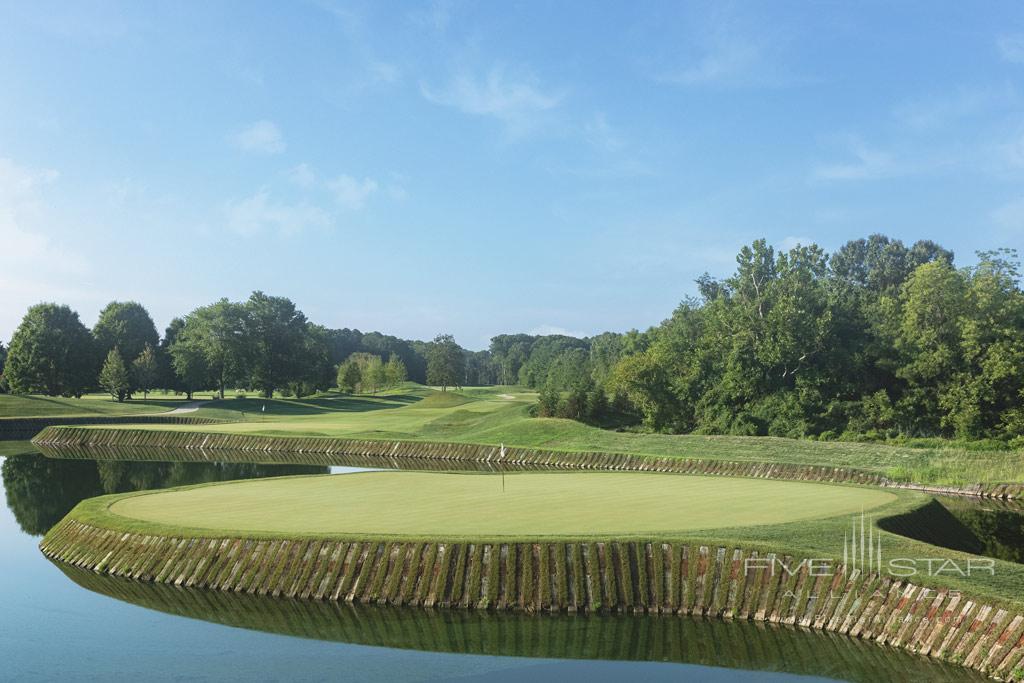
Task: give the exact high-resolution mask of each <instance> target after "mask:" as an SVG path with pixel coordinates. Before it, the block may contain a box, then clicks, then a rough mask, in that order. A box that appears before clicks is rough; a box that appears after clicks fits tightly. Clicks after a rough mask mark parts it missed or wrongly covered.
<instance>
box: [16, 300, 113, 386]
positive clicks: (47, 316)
mask: <svg viewBox="0 0 1024 683" xmlns="http://www.w3.org/2000/svg"><path fill="white" fill-rule="evenodd" d="M93 353H94V352H93V339H92V336H91V335H90V334H89V330H87V329H86V328H85V326H84V325H82V322H81V321H80V320H79V319H78V313H76V312H74V311H72V310H71V309H70V308H68V307H67V306H58V305H57V304H38V305H36V306H33V307H31V308H30V309H28V312H27V313H26V314H25V317H24V319H22V321H21V325H19V326H18V329H17V330H15V332H14V336H13V337H12V338H11V347H10V349H9V350H8V353H7V362H6V365H5V367H4V379H5V380H6V382H7V384H8V386H9V387H10V390H11V391H12V392H14V393H22V394H27V393H41V394H46V395H47V396H80V395H81V394H82V393H83V392H85V390H86V389H87V388H88V387H89V386H90V385H92V383H93V381H94V377H95V375H94V372H95V369H94V368H95V365H94V355H93Z"/></svg>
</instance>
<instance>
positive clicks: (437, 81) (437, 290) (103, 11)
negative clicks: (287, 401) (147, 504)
mask: <svg viewBox="0 0 1024 683" xmlns="http://www.w3.org/2000/svg"><path fill="white" fill-rule="evenodd" d="M1022 181H1024V6H1021V5H1020V4H1019V3H996V2H986V3H982V4H974V3H962V2H950V3H936V2H921V3H912V2H901V3H891V2H879V3H868V2H863V3H838V2H837V3H829V2H814V3H810V2H807V3H790V2H766V3H755V2H737V3H733V4H729V3H707V4H704V3H682V2H668V3H655V2H645V3H639V4H636V3H624V2H614V3H613V2H568V1H566V2H539V1H537V2H517V3H513V2H503V3H498V2H479V3H473V2H436V3H425V2H424V3H409V4H404V3H386V2H366V3H342V2H338V3H334V2H326V1H325V2H309V3H298V2H296V3H277V2H210V3H199V2H188V3H181V2H168V3H161V2H145V3H131V2H129V3H116V2H103V3H92V2H76V3H49V2H31V3H28V2H7V1H6V0H0V339H3V340H7V339H9V338H10V335H11V333H12V332H13V329H14V328H15V326H16V325H17V323H18V321H19V320H20V318H21V316H22V315H23V314H24V311H25V309H26V308H27V307H28V306H29V305H30V304H32V303H35V302H38V301H41V300H56V301H60V302H65V303H68V304H71V305H72V306H73V307H75V308H76V309H77V310H78V311H79V312H80V313H81V315H82V318H83V320H84V321H85V322H86V323H87V324H92V322H93V321H94V320H95V318H96V315H97V313H98V311H99V309H100V308H101V307H102V306H103V305H104V304H105V303H106V302H107V301H109V300H111V299H136V300H139V301H141V302H142V303H143V304H145V305H146V306H147V307H148V308H149V310H150V312H151V313H152V314H153V316H154V318H155V319H156V322H157V325H158V326H159V327H160V328H161V329H162V328H163V326H164V325H166V324H167V322H168V321H169V320H170V318H171V317H172V316H174V315H181V314H183V313H186V312H188V311H189V310H190V309H192V308H194V307H195V306H197V305H200V304H203V303H207V302H210V301H213V300H215V299H217V298H219V297H221V296H228V297H231V298H238V299H240V298H244V297H245V296H246V295H247V294H248V292H250V291H251V290H253V289H263V290H264V291H267V292H271V293H275V294H282V295H286V296H289V297H291V298H292V299H293V300H295V301H296V303H297V304H298V305H299V306H300V307H301V308H302V309H303V310H304V311H305V312H306V313H307V315H309V316H310V318H312V319H313V320H316V321H317V322H321V323H323V324H326V325H329V326H337V327H341V326H346V327H358V328H360V329H363V330H371V329H379V330H382V331H385V332H389V333H392V334H397V335H400V336H403V337H413V338H429V337H432V336H433V335H434V334H436V333H438V332H441V331H447V332H452V333H454V334H455V335H456V338H457V339H458V340H459V341H460V342H461V343H462V344H463V345H465V346H467V347H470V348H483V347H485V346H486V344H487V341H488V339H489V337H491V336H492V335H494V334H497V333H501V332H515V331H524V332H549V331H558V330H565V331H568V332H570V333H577V334H579V333H586V334H592V333H596V332H600V331H603V330H608V329H610V330H626V329H629V328H632V327H639V328H645V327H647V326H649V325H651V324H654V323H657V322H658V321H660V320H661V319H663V318H665V317H667V316H668V314H669V313H670V312H671V310H672V308H673V307H674V306H675V305H676V304H677V303H678V301H679V300H680V299H681V298H682V297H684V296H686V295H688V294H692V293H694V292H695V287H694V285H693V280H694V278H695V277H696V276H698V275H699V274H700V273H702V272H704V271H709V272H711V273H712V274H714V275H719V276H724V275H726V274H728V273H729V272H731V270H732V267H733V265H734V260H733V259H734V256H735V253H736V251H737V250H738V249H739V247H740V246H741V245H743V244H745V243H749V242H750V241H752V240H754V239H757V238H760V237H766V238H767V239H769V241H771V242H773V243H774V244H776V245H779V246H787V245H791V244H794V243H796V242H805V243H806V242H808V241H815V242H817V243H819V244H821V245H822V246H824V247H826V248H828V249H834V248H836V247H838V246H839V245H841V244H842V243H843V242H845V241H847V240H848V239H852V238H857V237H862V236H866V235H867V234H869V233H871V232H877V231H881V232H885V233H887V234H889V235H891V236H894V237H898V238H901V239H904V240H906V241H908V242H909V241H913V240H916V239H920V238H929V239H934V240H936V241H939V242H941V243H942V244H944V245H945V246H947V247H949V248H952V249H953V250H954V251H956V253H957V255H958V259H959V260H960V262H961V263H968V262H970V259H971V257H972V254H973V252H974V251H975V250H979V249H989V248H995V247H1001V246H1006V247H1016V248H1024V182H1022Z"/></svg>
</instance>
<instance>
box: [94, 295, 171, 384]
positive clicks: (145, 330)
mask: <svg viewBox="0 0 1024 683" xmlns="http://www.w3.org/2000/svg"><path fill="white" fill-rule="evenodd" d="M92 334H93V337H95V338H96V352H97V354H98V357H99V358H105V357H106V356H107V355H108V353H109V352H110V350H111V349H114V348H117V349H120V353H121V360H122V361H124V364H125V366H126V367H129V368H130V367H131V363H132V361H133V360H135V359H136V358H138V357H139V355H140V354H141V353H142V352H143V351H144V350H145V348H146V345H147V344H148V345H149V346H152V347H154V348H155V347H156V346H157V345H158V344H159V343H160V335H158V334H157V332H156V325H154V324H153V318H151V317H150V315H149V312H148V311H147V310H146V309H145V308H144V307H143V306H142V304H140V303H137V302H135V301H111V302H110V303H109V304H107V306H106V307H105V308H104V309H103V310H102V311H100V316H99V318H98V319H97V321H96V324H95V325H94V326H93V328H92ZM135 387H136V382H135V378H134V377H132V376H131V373H130V372H129V380H128V387H127V388H126V389H125V395H124V396H122V399H123V398H125V397H127V398H131V393H132V391H133V390H134V389H135Z"/></svg>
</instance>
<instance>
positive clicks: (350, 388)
mask: <svg viewBox="0 0 1024 683" xmlns="http://www.w3.org/2000/svg"><path fill="white" fill-rule="evenodd" d="M362 377H363V375H362V372H360V370H359V364H358V363H357V362H355V361H354V360H352V359H351V358H349V359H348V360H346V361H345V362H344V363H342V364H341V365H339V366H338V389H340V390H341V391H343V392H345V393H346V394H351V393H354V392H355V390H356V389H357V388H358V387H359V383H360V382H361V381H362Z"/></svg>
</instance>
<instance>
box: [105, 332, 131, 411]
mask: <svg viewBox="0 0 1024 683" xmlns="http://www.w3.org/2000/svg"><path fill="white" fill-rule="evenodd" d="M99 383H100V386H101V387H103V388H104V389H106V390H107V392H108V393H109V394H110V395H111V397H113V399H114V400H116V401H117V402H118V403H120V402H121V401H124V399H125V395H126V394H127V393H128V387H129V386H131V378H130V377H129V376H128V368H127V367H125V364H124V359H123V358H121V352H120V351H119V350H118V348H117V347H116V346H115V347H114V348H112V349H110V351H109V352H108V353H107V359H106V360H105V361H104V362H103V368H102V369H101V370H100V377H99Z"/></svg>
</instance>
